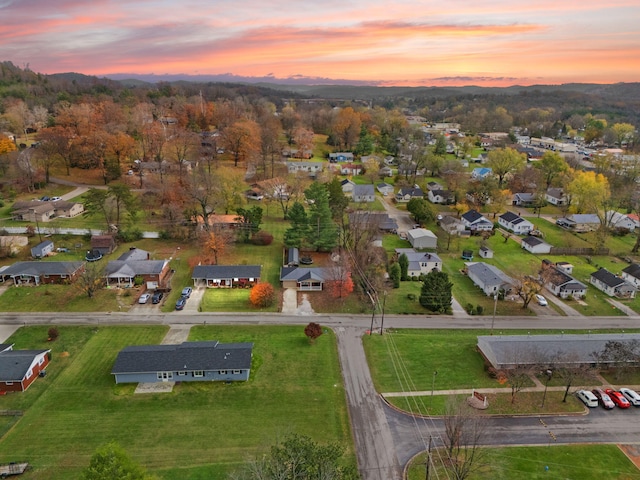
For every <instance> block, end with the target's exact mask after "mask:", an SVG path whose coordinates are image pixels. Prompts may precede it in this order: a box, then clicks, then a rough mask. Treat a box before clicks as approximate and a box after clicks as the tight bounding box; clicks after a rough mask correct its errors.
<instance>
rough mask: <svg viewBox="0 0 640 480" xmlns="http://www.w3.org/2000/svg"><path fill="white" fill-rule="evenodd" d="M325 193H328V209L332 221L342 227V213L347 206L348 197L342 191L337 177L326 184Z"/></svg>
mask: <svg viewBox="0 0 640 480" xmlns="http://www.w3.org/2000/svg"><path fill="white" fill-rule="evenodd" d="M327 192H328V193H329V208H330V209H331V216H332V218H333V220H334V221H336V222H337V223H338V224H340V225H343V226H344V212H345V210H346V209H347V207H348V206H349V197H347V196H346V195H345V194H344V192H343V191H342V185H341V184H340V180H338V177H333V179H332V180H331V181H330V182H329V183H327Z"/></svg>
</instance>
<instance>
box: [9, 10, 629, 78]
mask: <svg viewBox="0 0 640 480" xmlns="http://www.w3.org/2000/svg"><path fill="white" fill-rule="evenodd" d="M0 60H8V61H12V62H13V63H14V64H16V65H18V66H20V67H24V66H25V65H27V64H28V65H29V67H30V68H31V69H32V70H34V71H36V72H41V73H58V72H69V71H74V72H81V73H85V74H91V75H106V74H113V73H138V74H143V73H144V74H148V73H155V74H158V75H162V74H178V73H181V74H189V75H203V74H225V73H231V74H234V75H240V76H256V77H263V76H271V77H274V81H276V80H277V79H282V78H288V77H310V78H314V77H321V78H332V79H337V80H340V79H342V80H360V81H366V82H370V83H372V84H379V85H484V86H507V85H531V84H558V83H569V82H594V83H615V82H637V81H640V1H638V0H609V1H606V2H605V1H601V0H580V1H576V0H526V1H525V0H509V1H507V0H485V1H482V2H479V1H477V0H452V1H448V2H445V1H442V0H438V1H435V0H414V1H412V0H394V1H391V0H385V1H382V0H367V1H363V0H351V1H345V0H324V1H313V2H311V1H309V0H296V1H293V0H261V1H257V0H213V1H202V0H198V1H197V0H129V1H123V0H89V1H87V0H0ZM310 83H313V82H310Z"/></svg>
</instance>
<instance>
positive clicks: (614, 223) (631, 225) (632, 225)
mask: <svg viewBox="0 0 640 480" xmlns="http://www.w3.org/2000/svg"><path fill="white" fill-rule="evenodd" d="M605 221H606V225H607V226H608V227H609V228H623V229H626V230H629V231H630V232H633V231H634V230H635V229H636V222H635V221H634V220H633V219H631V218H629V216H628V215H625V214H624V213H620V212H616V211H615V210H609V211H608V212H607V213H605Z"/></svg>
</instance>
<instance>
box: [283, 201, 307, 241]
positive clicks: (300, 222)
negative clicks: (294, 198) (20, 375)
mask: <svg viewBox="0 0 640 480" xmlns="http://www.w3.org/2000/svg"><path fill="white" fill-rule="evenodd" d="M287 217H288V219H289V221H290V222H291V227H289V228H287V230H286V231H285V232H284V245H285V247H289V248H291V247H297V248H300V247H302V246H303V244H304V243H305V241H306V238H307V236H308V232H309V218H308V217H307V212H306V211H305V209H304V207H303V206H302V204H301V203H300V202H295V203H294V204H293V205H292V206H291V208H290V209H289V214H288V215H287Z"/></svg>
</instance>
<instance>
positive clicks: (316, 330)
mask: <svg viewBox="0 0 640 480" xmlns="http://www.w3.org/2000/svg"><path fill="white" fill-rule="evenodd" d="M304 334H305V335H306V336H307V338H308V339H309V341H310V342H311V343H314V342H315V341H316V338H318V337H319V336H320V335H322V327H321V326H320V325H319V324H318V323H315V322H310V323H309V324H308V325H307V326H306V327H304Z"/></svg>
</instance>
